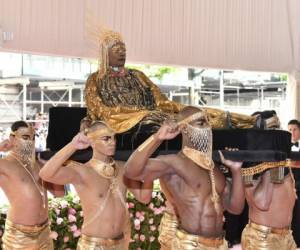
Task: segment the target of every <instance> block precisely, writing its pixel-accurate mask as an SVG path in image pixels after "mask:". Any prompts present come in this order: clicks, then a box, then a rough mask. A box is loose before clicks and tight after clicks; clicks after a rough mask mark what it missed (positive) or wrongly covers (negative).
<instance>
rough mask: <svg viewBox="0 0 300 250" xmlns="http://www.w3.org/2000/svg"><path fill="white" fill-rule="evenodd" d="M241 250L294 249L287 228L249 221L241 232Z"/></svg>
mask: <svg viewBox="0 0 300 250" xmlns="http://www.w3.org/2000/svg"><path fill="white" fill-rule="evenodd" d="M242 249H243V250H296V249H297V247H296V244H295V241H294V239H293V236H292V231H291V230H290V229H289V228H271V227H267V226H263V225H259V224H256V223H254V222H249V223H248V225H247V226H246V227H245V228H244V230H243V233H242Z"/></svg>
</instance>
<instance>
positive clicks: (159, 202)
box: [127, 192, 165, 250]
mask: <svg viewBox="0 0 300 250" xmlns="http://www.w3.org/2000/svg"><path fill="white" fill-rule="evenodd" d="M127 202H128V209H129V214H130V219H131V242H130V244H129V249H130V250H141V249H149V250H150V249H151V250H156V249H160V244H159V242H158V240H157V238H158V234H159V232H158V226H159V224H160V220H161V217H162V212H163V211H164V209H165V207H164V204H165V199H164V197H163V196H162V194H161V193H160V192H153V193H152V200H151V202H150V203H149V204H147V205H145V204H142V203H139V202H138V201H137V200H135V199H134V198H133V196H132V195H129V197H128V200H127Z"/></svg>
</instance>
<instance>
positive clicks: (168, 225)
mask: <svg viewBox="0 0 300 250" xmlns="http://www.w3.org/2000/svg"><path fill="white" fill-rule="evenodd" d="M177 227H178V219H177V216H176V215H174V214H171V213H168V212H166V211H165V212H164V215H163V217H162V218H161V221H160V225H159V229H158V230H159V236H158V241H159V243H160V245H161V247H162V248H164V249H171V247H172V240H173V239H174V238H175V234H176V230H177Z"/></svg>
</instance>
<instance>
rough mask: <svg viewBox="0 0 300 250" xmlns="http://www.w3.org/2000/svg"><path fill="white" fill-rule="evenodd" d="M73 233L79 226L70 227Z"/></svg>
mask: <svg viewBox="0 0 300 250" xmlns="http://www.w3.org/2000/svg"><path fill="white" fill-rule="evenodd" d="M69 229H70V231H71V232H75V231H76V230H77V226H76V225H75V224H73V225H72V226H70V227H69Z"/></svg>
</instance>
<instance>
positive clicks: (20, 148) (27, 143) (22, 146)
mask: <svg viewBox="0 0 300 250" xmlns="http://www.w3.org/2000/svg"><path fill="white" fill-rule="evenodd" d="M11 135H13V136H14V137H15V140H16V142H17V147H16V149H15V153H17V154H18V155H19V156H20V157H21V158H22V160H23V161H25V162H32V161H33V159H34V154H35V143H34V128H32V127H31V126H29V127H28V128H26V127H21V128H19V129H18V130H17V131H14V132H11Z"/></svg>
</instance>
